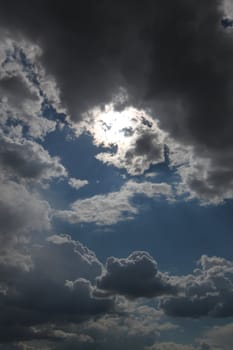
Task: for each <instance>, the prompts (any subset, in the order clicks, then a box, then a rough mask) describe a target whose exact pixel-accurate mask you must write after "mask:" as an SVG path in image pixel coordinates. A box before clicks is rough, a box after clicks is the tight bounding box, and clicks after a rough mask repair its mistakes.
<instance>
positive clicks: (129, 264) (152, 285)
mask: <svg viewBox="0 0 233 350" xmlns="http://www.w3.org/2000/svg"><path fill="white" fill-rule="evenodd" d="M106 269H107V271H106V273H105V274H104V275H103V276H102V277H100V278H99V279H98V280H97V286H98V287H99V288H101V289H104V290H106V291H109V292H111V293H113V294H114V293H115V294H122V295H125V296H127V297H129V298H140V297H147V298H152V297H156V296H159V295H164V294H173V293H175V288H174V287H173V286H172V285H171V283H170V282H169V278H168V277H167V276H166V275H164V274H162V273H161V272H159V271H158V268H157V263H156V261H155V260H154V259H153V258H152V257H151V256H150V255H149V254H148V253H147V252H133V253H132V254H131V255H129V256H128V258H126V259H118V258H114V257H110V258H108V260H107V263H106Z"/></svg>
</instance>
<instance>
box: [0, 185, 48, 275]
mask: <svg viewBox="0 0 233 350" xmlns="http://www.w3.org/2000/svg"><path fill="white" fill-rule="evenodd" d="M1 180H2V179H1ZM0 191H1V200H0V221H1V235H0V243H1V248H0V251H1V259H0V263H3V264H6V265H14V266H22V267H23V268H24V269H26V270H27V269H28V266H29V267H30V265H31V261H30V258H29V256H28V253H25V252H24V251H25V248H24V246H25V245H27V242H28V241H29V240H30V238H31V237H32V235H33V233H35V232H37V234H39V233H45V232H47V231H49V230H50V228H51V207H50V206H49V204H48V202H47V201H45V200H43V199H42V198H40V196H39V195H37V194H36V193H31V192H30V191H29V190H28V189H27V188H26V187H25V186H24V185H23V184H18V183H16V182H14V181H10V180H5V179H4V180H2V181H0Z"/></svg>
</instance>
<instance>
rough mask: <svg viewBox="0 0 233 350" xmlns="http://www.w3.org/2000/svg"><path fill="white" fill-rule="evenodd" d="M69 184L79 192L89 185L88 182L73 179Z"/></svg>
mask: <svg viewBox="0 0 233 350" xmlns="http://www.w3.org/2000/svg"><path fill="white" fill-rule="evenodd" d="M68 183H69V185H70V186H71V187H73V188H75V189H76V190H79V189H80V188H82V187H84V186H86V185H88V183H89V182H88V181H87V180H80V179H75V178H73V177H71V178H70V179H69V181H68Z"/></svg>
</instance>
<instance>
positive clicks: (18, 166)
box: [0, 136, 67, 182]
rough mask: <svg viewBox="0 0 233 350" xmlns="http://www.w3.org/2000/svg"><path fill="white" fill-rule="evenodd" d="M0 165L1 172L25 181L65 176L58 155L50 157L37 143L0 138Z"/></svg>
mask: <svg viewBox="0 0 233 350" xmlns="http://www.w3.org/2000/svg"><path fill="white" fill-rule="evenodd" d="M0 146H1V150H0V167H1V171H2V173H6V175H7V176H10V177H12V178H18V179H19V180H25V181H37V182H40V181H46V180H51V179H52V178H61V177H64V176H67V172H66V170H65V168H64V167H63V166H62V165H61V164H60V160H59V158H58V157H51V156H50V155H49V153H48V152H47V151H46V150H45V149H44V148H43V147H42V146H41V145H39V144H38V143H36V142H33V141H29V140H26V139H23V140H12V139H10V138H9V137H4V136H3V137H2V138H1V139H0Z"/></svg>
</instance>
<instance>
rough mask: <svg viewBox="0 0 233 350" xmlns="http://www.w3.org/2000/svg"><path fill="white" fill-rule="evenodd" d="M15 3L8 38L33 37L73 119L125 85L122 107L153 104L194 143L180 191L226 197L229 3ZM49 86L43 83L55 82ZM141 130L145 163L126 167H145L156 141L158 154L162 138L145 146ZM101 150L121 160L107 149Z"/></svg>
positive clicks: (6, 22)
mask: <svg viewBox="0 0 233 350" xmlns="http://www.w3.org/2000/svg"><path fill="white" fill-rule="evenodd" d="M12 5H13V4H12V3H11V1H10V2H9V1H3V2H1V24H2V27H4V28H7V30H8V33H11V36H12V37H13V38H14V37H17V38H18V37H20V38H21V40H22V38H23V40H24V42H27V41H28V40H29V41H30V42H32V43H35V42H36V43H39V49H40V53H38V54H37V56H36V55H34V60H35V61H36V63H37V64H38V65H39V66H40V67H43V71H44V72H45V76H47V79H46V78H43V79H44V81H46V82H47V85H49V81H52V78H53V80H54V81H55V85H56V86H57V90H59V93H57V94H56V93H52V95H54V96H56V95H57V96H59V97H57V101H59V99H60V102H62V103H63V106H64V108H65V109H66V111H67V114H68V115H69V116H70V118H71V120H72V121H74V122H76V121H80V120H81V119H83V118H84V115H85V113H86V112H87V111H89V110H90V109H93V108H95V107H100V108H101V106H103V105H104V104H107V103H110V102H112V101H114V99H115V100H116V95H117V93H118V92H119V91H120V92H122V91H126V95H127V98H120V99H118V102H117V103H116V108H117V110H118V111H119V110H122V109H123V108H124V107H126V106H134V107H136V108H139V109H147V110H148V109H150V114H151V115H152V116H153V117H155V118H156V119H158V120H159V127H160V128H161V129H162V130H163V131H166V132H167V133H168V134H169V135H170V136H171V137H172V139H174V140H175V141H176V143H177V144H179V145H182V146H183V147H184V148H187V147H192V149H193V159H194V163H191V164H190V167H188V170H189V171H190V168H191V172H192V174H190V176H189V178H188V179H187V177H186V176H184V177H183V173H181V172H180V174H181V176H182V181H183V182H184V184H185V187H186V188H185V189H186V191H187V192H190V193H191V196H192V197H193V198H195V197H197V198H201V199H203V197H204V201H206V202H210V203H220V202H221V201H223V200H224V199H225V198H232V190H231V188H232V177H231V174H232V162H231V154H232V148H233V144H232V137H231V135H232V129H233V123H232V118H231V115H232V110H233V104H232V98H231V90H232V83H231V82H232V58H233V49H232V36H231V33H230V32H229V31H228V30H225V29H224V28H223V27H222V25H221V20H222V18H223V16H227V15H229V16H231V14H232V13H231V12H232V10H231V6H230V5H229V2H226V1H224V2H223V3H221V2H219V1H217V0H214V1H207V2H205V3H203V2H201V1H194V0H191V1H189V2H185V1H183V0H179V1H178V2H176V4H173V3H168V2H164V1H156V2H153V1H147V2H146V4H143V5H141V4H138V5H137V6H136V7H134V8H132V4H131V2H130V1H124V2H122V1H120V2H119V1H117V2H116V1H114V0H112V1H104V2H102V3H101V4H97V3H95V2H88V3H87V4H86V3H85V4H84V3H78V4H77V3H75V4H72V5H70V6H67V5H66V4H65V3H60V4H59V6H58V7H57V9H56V11H54V7H53V4H52V2H51V1H47V2H40V3H33V4H32V3H31V2H30V1H28V0H24V1H23V2H20V4H18V5H17V6H15V5H14V6H12ZM41 18H43V25H41V22H40V20H39V19H41ZM118 23H121V25H120V26H119V25H118ZM5 33H6V31H5ZM3 36H4V35H3ZM28 46H29V45H28ZM38 51H39V50H37V52H38ZM31 55H32V54H31ZM54 57H56V62H55V61H54ZM68 62H69V64H68ZM40 71H41V70H40ZM43 79H42V80H43ZM11 84H12V83H11ZM8 85H9V83H8ZM47 85H46V84H44V85H43V88H45V87H46V86H47ZM55 85H54V84H50V86H53V87H51V88H50V89H48V91H56V88H54V86H55ZM22 91H23V90H22ZM121 95H122V93H121ZM60 97H61V98H60ZM146 139H147V141H146V142H147V147H146V148H145V142H142V144H143V147H141V146H140V152H142V150H143V149H144V151H145V159H144V161H145V164H144V165H142V164H141V162H139V164H138V165H137V167H135V166H134V165H132V166H131V170H130V171H131V172H132V173H133V172H135V173H139V172H140V171H141V172H143V171H144V170H143V169H146V168H148V166H149V163H151V160H150V159H149V160H148V158H147V156H146V154H147V152H149V153H148V154H150V150H151V149H152V148H154V151H153V152H154V153H156V154H158V157H157V159H158V160H162V152H161V148H160V147H159V145H157V146H153V147H151V146H152V142H150V141H149V140H150V136H148V138H146ZM138 142H139V145H140V141H138ZM155 143H156V142H155ZM153 144H154V141H153ZM140 152H139V157H141V153H140ZM136 153H137V150H136ZM203 155H204V160H208V161H207V162H204V163H203ZM99 157H100V158H101V159H103V161H104V162H106V163H109V162H114V163H115V164H116V165H117V166H119V165H120V166H121V167H125V166H126V165H127V163H126V161H125V160H124V161H123V163H122V164H119V159H116V158H113V159H112V160H111V159H110V157H109V156H108V155H107V154H105V155H103V154H101V155H99ZM123 159H124V158H123ZM199 160H200V161H199ZM128 161H129V159H128ZM148 162H149V163H148ZM200 163H201V167H202V166H203V168H202V170H201V172H200V173H199V172H198V164H200ZM128 167H129V168H130V165H129V166H128ZM218 185H219V186H218ZM218 189H219V190H218ZM202 193H203V195H202Z"/></svg>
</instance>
